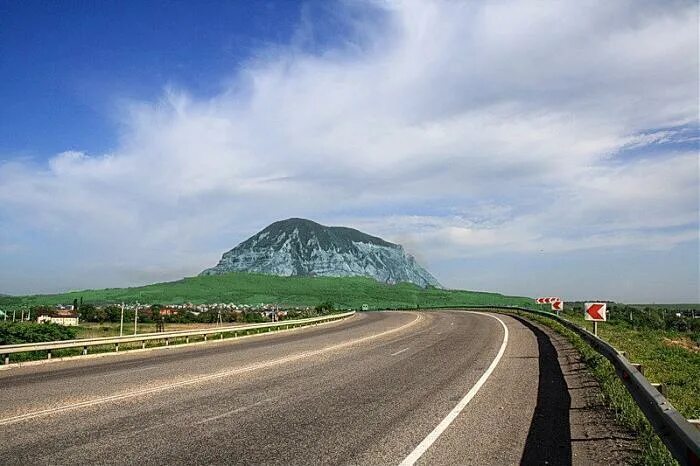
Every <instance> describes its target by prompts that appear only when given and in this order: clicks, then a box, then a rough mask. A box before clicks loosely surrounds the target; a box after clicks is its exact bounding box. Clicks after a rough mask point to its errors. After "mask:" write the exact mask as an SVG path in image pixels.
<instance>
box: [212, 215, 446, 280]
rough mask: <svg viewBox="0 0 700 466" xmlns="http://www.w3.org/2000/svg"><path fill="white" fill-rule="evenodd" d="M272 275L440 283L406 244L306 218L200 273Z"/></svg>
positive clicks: (269, 230) (268, 231) (271, 229)
mask: <svg viewBox="0 0 700 466" xmlns="http://www.w3.org/2000/svg"><path fill="white" fill-rule="evenodd" d="M228 272H256V273H267V274H271V275H282V276H291V275H307V276H308V275H317V276H331V277H348V276H367V277H372V278H374V279H376V280H378V281H381V282H386V283H397V282H410V283H415V284H416V285H419V286H422V287H425V286H427V285H433V286H440V285H439V283H438V282H437V280H435V278H434V277H433V276H432V275H431V274H430V273H429V272H428V271H427V270H425V269H424V268H422V267H421V266H420V265H418V263H416V261H415V259H414V258H413V256H411V255H410V254H408V253H406V252H405V251H404V249H403V247H402V246H400V245H398V244H394V243H390V242H389V241H385V240H383V239H381V238H379V237H377V236H372V235H368V234H367V233H363V232H361V231H359V230H355V229H354V228H348V227H338V226H330V227H329V226H325V225H321V224H319V223H316V222H314V221H311V220H307V219H303V218H289V219H286V220H280V221H277V222H274V223H272V224H270V225H269V226H267V227H266V228H265V229H263V230H262V231H260V232H258V233H256V234H255V235H253V236H251V237H250V238H248V239H247V240H245V241H243V242H242V243H240V244H239V245H238V246H236V247H235V248H233V249H231V250H230V251H228V252H226V253H224V255H223V256H222V258H221V260H220V261H219V263H218V264H217V265H216V266H215V267H212V268H210V269H207V270H205V271H203V272H202V275H217V274H222V273H228Z"/></svg>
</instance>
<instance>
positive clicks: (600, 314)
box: [583, 303, 607, 336]
mask: <svg viewBox="0 0 700 466" xmlns="http://www.w3.org/2000/svg"><path fill="white" fill-rule="evenodd" d="M606 310H607V305H606V303H586V305H585V313H584V315H583V318H584V319H586V320H590V321H593V335H595V336H598V322H605V321H606V320H607V318H606V317H607V316H606Z"/></svg>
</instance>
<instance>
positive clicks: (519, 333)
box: [0, 311, 626, 465]
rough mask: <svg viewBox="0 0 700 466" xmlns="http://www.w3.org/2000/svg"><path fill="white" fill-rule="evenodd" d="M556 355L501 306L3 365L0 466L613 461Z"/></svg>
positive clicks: (364, 316)
mask: <svg viewBox="0 0 700 466" xmlns="http://www.w3.org/2000/svg"><path fill="white" fill-rule="evenodd" d="M506 329H507V330H506ZM506 336H507V338H506ZM559 344H561V342H559ZM562 357H563V351H562V350H561V349H560V351H557V349H556V348H555V347H554V345H553V344H552V342H551V341H550V339H549V338H548V336H547V335H546V334H545V333H544V332H543V331H542V330H541V329H539V328H537V327H535V326H533V325H531V324H529V323H527V322H526V321H521V320H517V319H515V318H512V317H509V316H502V315H501V316H498V315H487V314H483V313H468V312H458V311H455V312H449V311H448V312H371V313H360V314H357V315H356V316H354V317H352V318H351V319H348V320H345V321H342V322H335V323H331V324H325V325H320V326H317V327H310V328H304V329H299V330H294V331H290V332H284V333H278V334H270V335H264V336H260V337H255V338H250V339H243V340H240V341H231V340H229V341H223V342H215V343H211V344H208V345H198V346H197V347H189V348H187V347H179V348H178V347H171V348H169V349H165V350H158V351H153V352H149V353H139V354H123V355H120V356H114V357H107V358H98V359H84V360H74V361H64V362H55V363H51V364H45V365H41V366H33V367H31V366H28V367H21V368H16V369H11V370H7V371H2V372H0V396H1V400H2V401H1V403H0V463H1V464H18V465H19V464H22V465H24V464H137V463H156V464H165V463H168V464H193V463H197V464H211V463H219V464H221V463H227V464H400V463H401V462H402V461H403V462H404V464H410V463H412V462H414V461H415V462H416V464H518V463H525V464H545V462H548V463H549V464H569V463H572V462H573V463H590V462H597V461H603V459H605V460H610V459H611V457H609V456H608V457H605V456H598V457H596V456H595V455H596V453H595V452H596V451H598V449H597V447H600V446H602V447H603V448H606V449H607V450H608V454H609V450H610V448H611V447H610V445H612V446H613V447H614V446H615V445H617V446H618V447H619V446H620V442H617V443H615V442H616V440H615V438H614V437H615V436H614V435H610V433H609V432H603V434H605V435H604V437H605V438H600V439H596V438H595V429H596V428H597V427H596V425H595V424H596V422H597V423H598V424H599V423H600V416H598V415H596V416H590V415H589V416H586V415H582V414H580V413H577V412H575V411H572V410H574V409H576V407H575V406H574V405H575V404H576V403H578V402H579V401H576V399H573V401H572V396H574V397H578V396H579V395H572V394H574V393H575V392H574V391H573V390H575V389H576V388H577V387H572V386H571V385H572V384H575V383H579V382H580V381H581V380H582V379H580V377H579V376H578V375H576V374H575V373H574V371H573V370H571V371H569V369H571V367H569V366H567V364H568V363H566V361H563V360H562ZM562 361H563V362H562ZM562 368H563V370H562ZM567 371H568V372H570V373H567ZM577 377H578V378H577ZM578 388H579V389H585V387H578ZM586 403H587V402H585V400H584V402H583V406H581V407H579V408H580V409H581V410H582V411H581V412H584V411H586V410H589V409H590V406H589V405H588V404H586ZM594 419H597V421H595V420H594ZM577 436H578V437H580V438H577ZM620 441H621V442H625V441H626V440H624V439H622V440H620ZM601 442H607V444H605V443H601ZM611 442H612V443H611ZM619 450H621V451H622V450H625V448H619ZM621 454H625V453H624V451H623V452H622V453H621ZM612 458H613V459H617V460H619V457H616V456H613V457H612Z"/></svg>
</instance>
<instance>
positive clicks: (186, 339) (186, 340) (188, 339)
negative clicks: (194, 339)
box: [185, 335, 190, 343]
mask: <svg viewBox="0 0 700 466" xmlns="http://www.w3.org/2000/svg"><path fill="white" fill-rule="evenodd" d="M189 342H190V337H189V335H188V336H186V337H185V343H189Z"/></svg>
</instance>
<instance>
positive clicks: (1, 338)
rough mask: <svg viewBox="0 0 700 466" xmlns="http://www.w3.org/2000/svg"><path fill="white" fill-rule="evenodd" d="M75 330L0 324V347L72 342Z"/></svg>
mask: <svg viewBox="0 0 700 466" xmlns="http://www.w3.org/2000/svg"><path fill="white" fill-rule="evenodd" d="M76 332H77V330H76V329H75V328H73V327H64V326H63V325H58V324H52V323H48V322H47V323H43V324H39V323H36V322H0V345H17V344H20V343H37V342H41V341H54V340H72V339H73V338H75V335H76Z"/></svg>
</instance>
